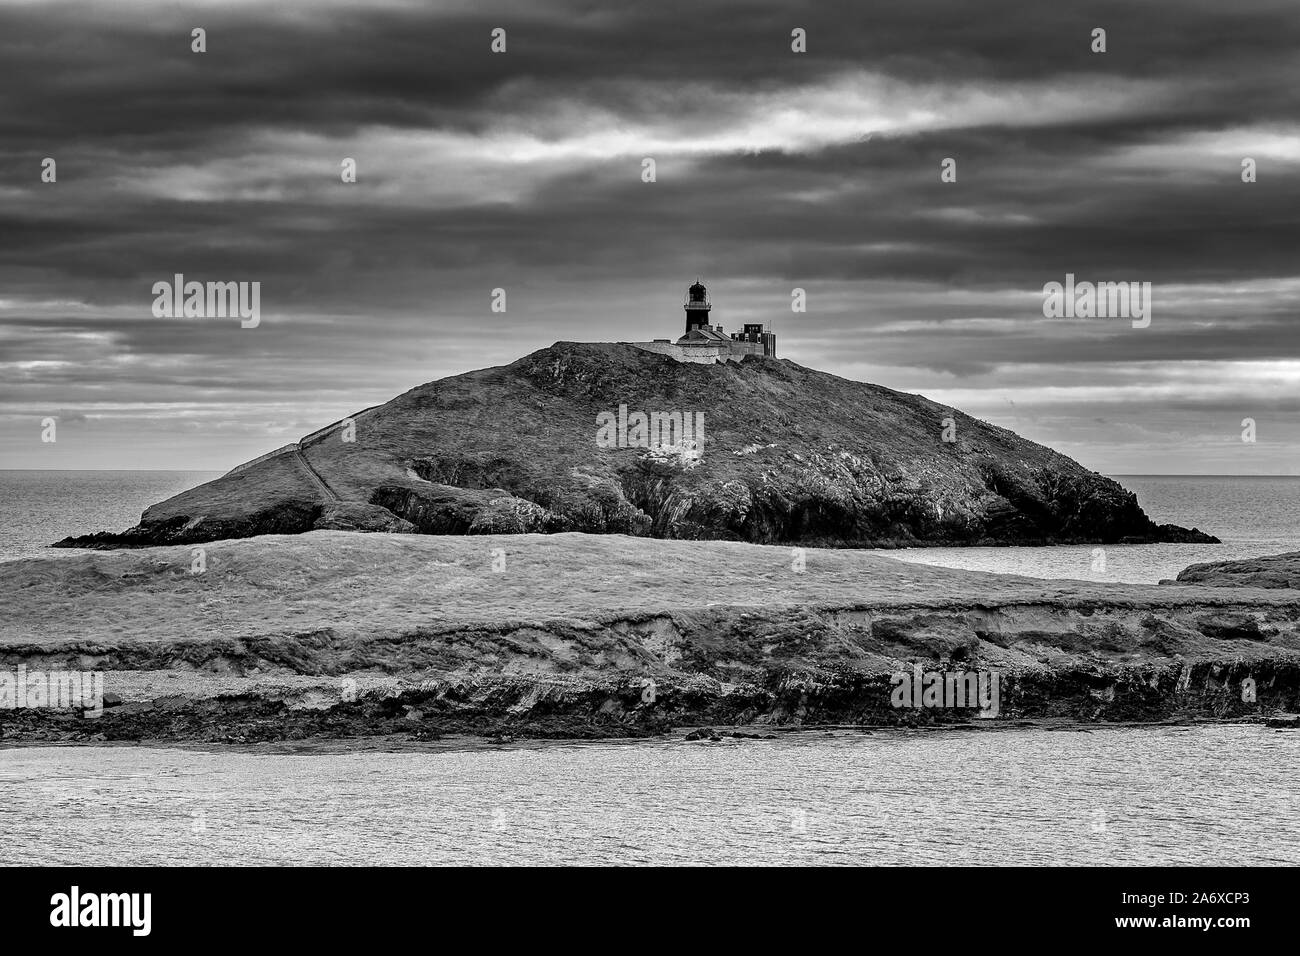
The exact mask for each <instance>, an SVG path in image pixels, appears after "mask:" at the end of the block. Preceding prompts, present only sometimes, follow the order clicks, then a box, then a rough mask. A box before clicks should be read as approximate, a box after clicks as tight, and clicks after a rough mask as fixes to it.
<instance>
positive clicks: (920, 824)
mask: <svg viewBox="0 0 1300 956" xmlns="http://www.w3.org/2000/svg"><path fill="white" fill-rule="evenodd" d="M210 477H215V475H214V474H213V473H209V472H156V471H155V472H145V471H141V472H126V471H113V472H71V471H56V472H39V471H0V561H4V560H14V559H18V558H25V557H38V556H58V555H60V554H66V553H68V552H66V551H62V550H53V551H51V550H50V549H49V548H48V545H49V543H50V542H52V541H54V540H56V539H58V538H61V537H64V536H65V535H69V534H79V533H84V532H86V531H89V530H103V529H108V530H121V529H124V528H126V527H129V526H131V525H133V524H135V522H136V521H137V520H138V518H139V514H140V512H141V511H142V510H143V509H144V508H145V507H146V506H147V505H149V504H151V503H153V502H155V501H159V500H162V499H163V498H166V497H168V496H169V495H172V494H175V493H177V492H179V491H182V490H184V489H185V488H188V487H191V486H193V485H195V484H198V483H199V482H201V481H205V480H207V479H208V478H210ZM1115 477H1116V479H1117V480H1118V481H1120V483H1121V484H1123V485H1125V486H1126V487H1127V488H1129V489H1130V490H1132V491H1134V492H1135V493H1136V494H1137V496H1138V500H1139V501H1140V503H1141V504H1142V507H1143V508H1144V509H1145V510H1146V511H1147V513H1148V514H1149V515H1151V516H1152V518H1154V519H1155V520H1157V521H1160V522H1171V523H1174V524H1179V525H1183V526H1186V527H1192V526H1196V527H1199V528H1200V529H1201V530H1203V531H1208V532H1210V533H1212V534H1215V535H1217V536H1218V537H1220V538H1222V539H1223V542H1224V543H1223V544H1221V545H1133V546H1122V547H1121V546H1113V545H1108V546H1106V547H1104V548H1100V549H1099V548H1096V547H1089V546H1080V547H1042V548H920V549H905V550H898V551H890V552H888V554H890V555H891V556H892V557H896V558H899V559H901V560H905V561H919V562H924V563H927V564H937V565H944V566H951V567H959V568H969V569H976V570H984V571H994V572H1001V573H1014V574H1025V575H1030V576H1037V577H1050V578H1078V579H1083V580H1093V581H1095V580H1107V581H1117V582H1119V581H1123V582H1156V581H1159V580H1161V579H1164V578H1172V577H1174V576H1175V575H1176V574H1177V573H1178V571H1179V570H1181V569H1182V568H1184V567H1186V566H1187V565H1188V564H1192V563H1196V562H1200V561H1217V560H1226V559H1231V558H1242V557H1251V556H1258V555H1263V554H1276V553H1279V552H1283V551H1294V550H1300V478H1287V477H1276V478H1263V477H1258V478H1236V477H1232V478H1229V477H1200V476H1197V477H1187V476H1153V475H1143V476H1132V475H1125V476H1115ZM2 614H3V609H0V615H2ZM1298 770H1300V733H1296V732H1294V731H1285V730H1273V729H1268V728H1264V727H1261V726H1258V725H1241V724H1231V725H1197V726H1189V727H1170V726H1126V727H1115V726H1104V727H1103V726H1095V727H1079V726H1074V727H1065V728H1049V727H1046V726H1008V727H1002V728H996V729H993V728H990V729H979V730H942V729H941V730H876V731H874V732H863V731H846V730H821V729H817V730H807V731H800V732H793V733H782V734H780V735H778V737H777V739H773V740H754V739H726V740H724V741H722V742H708V741H689V742H688V741H684V740H682V739H680V738H674V739H659V740H650V741H627V742H621V741H619V742H608V741H604V742H515V743H503V744H485V743H483V742H470V741H466V742H465V743H464V745H463V746H457V745H455V744H452V745H447V744H445V743H444V744H440V745H439V746H437V747H429V748H422V747H415V748H413V747H411V746H402V745H398V744H385V743H383V742H369V743H367V744H365V745H364V746H361V745H358V746H355V747H353V746H351V745H349V744H347V743H338V742H334V743H330V744H322V743H315V744H307V745H301V746H289V745H256V746H242V747H208V748H181V747H157V746H132V745H116V744H114V745H100V746H80V745H76V746H29V745H20V746H10V747H4V746H3V745H0V865H4V864H68V863H70V862H75V863H78V864H87V865H96V864H105V865H107V864H115V865H122V864H126V865H151V864H160V865H173V864H174V865H180V864H199V865H203V864H229V865H236V864H277V863H284V864H290V863H293V864H315V865H352V864H402V865H422V864H440V863H447V864H455V863H467V864H632V865H653V864H705V865H714V864H748V865H772V866H788V865H798V864H821V865H828V864H830V865H834V864H916V865H929V866H944V865H954V864H973V865H998V864H1021V863H1029V864H1062V865H1087V864H1098V865H1125V864H1134V865H1160V864H1169V865H1232V864H1242V865H1261V866H1273V865H1296V864H1300V828H1297V827H1296V826H1295V820H1296V818H1297V813H1298V812H1300V779H1298V776H1297V771H1298Z"/></svg>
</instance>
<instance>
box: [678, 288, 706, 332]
mask: <svg viewBox="0 0 1300 956" xmlns="http://www.w3.org/2000/svg"><path fill="white" fill-rule="evenodd" d="M682 308H684V309H685V310H686V334H687V335H690V334H691V329H698V328H700V327H701V326H707V325H708V324H709V310H710V309H711V308H713V306H711V305H709V290H708V289H706V288H704V283H702V282H701V281H700V280H699V279H696V280H695V284H694V285H692V286H691V287H690V288H689V289H687V290H686V304H685V305H684V306H682Z"/></svg>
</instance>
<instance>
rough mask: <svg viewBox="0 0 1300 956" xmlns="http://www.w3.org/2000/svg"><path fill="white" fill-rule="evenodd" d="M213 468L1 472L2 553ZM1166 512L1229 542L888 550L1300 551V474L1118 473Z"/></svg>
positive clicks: (1060, 570) (1012, 554) (969, 553)
mask: <svg viewBox="0 0 1300 956" xmlns="http://www.w3.org/2000/svg"><path fill="white" fill-rule="evenodd" d="M218 474H219V473H218V472H206V471H0V561H9V560H13V559H15V558H24V557H36V556H39V555H43V554H44V555H51V554H60V553H66V552H60V551H50V550H49V549H48V547H47V546H48V545H49V544H50V542H52V541H56V540H58V539H59V538H62V537H65V536H67V535H70V534H83V533H85V532H87V531H101V530H113V531H120V530H123V529H125V528H128V527H130V526H132V525H134V524H135V523H136V522H137V521H138V520H139V517H140V513H141V512H142V511H144V509H145V508H146V507H148V506H149V505H151V504H153V503H154V502H156V501H161V500H163V499H164V498H167V497H169V496H171V495H174V494H176V493H178V492H180V491H183V490H185V489H186V488H191V487H193V486H194V485H197V484H200V483H201V482H204V481H207V480H209V479H211V478H215V477H217V475H218ZM1116 480H1118V481H1119V482H1120V483H1121V484H1122V485H1124V486H1125V487H1126V488H1128V489H1129V490H1130V491H1133V492H1135V493H1136V494H1137V496H1138V501H1139V502H1140V503H1141V505H1142V507H1143V508H1144V509H1145V510H1146V512H1147V514H1149V515H1151V517H1152V518H1154V519H1155V520H1156V521H1158V522H1161V523H1166V522H1168V523H1172V524H1177V525H1182V526H1184V527H1188V528H1190V527H1199V528H1200V529H1201V530H1202V531H1208V532H1210V533H1211V534H1214V535H1217V536H1218V537H1220V538H1222V539H1223V542H1224V543H1223V544H1221V545H1200V544H1160V545H1129V546H1122V547H1121V546H1114V545H1111V546H1107V547H1106V548H1104V549H1102V553H1101V554H1100V555H1098V553H1097V549H1096V548H1094V547H1092V546H1087V545H1080V546H1077V547H1051V548H912V549H903V550H898V551H888V552H884V553H887V554H889V555H890V556H891V557H895V558H900V559H902V560H904V561H915V562H918V563H922V564H937V565H943V566H945V567H955V568H968V569H971V570H977V571H996V572H1001V573H1004V574H1028V575H1031V576H1034V577H1046V578H1082V579H1084V580H1096V581H1126V582H1133V583H1141V582H1155V581H1159V580H1161V579H1162V578H1172V577H1175V576H1176V575H1177V574H1178V572H1179V571H1181V570H1182V569H1183V568H1185V567H1187V566H1188V565H1189V564H1196V563H1197V562H1200V561H1226V560H1232V559H1235V558H1247V557H1256V556H1259V555H1263V554H1277V553H1279V552H1282V551H1294V550H1300V477H1292V478H1285V477H1283V478H1228V477H1184V476H1150V475H1121V476H1117V477H1116Z"/></svg>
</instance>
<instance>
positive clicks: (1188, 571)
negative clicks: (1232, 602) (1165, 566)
mask: <svg viewBox="0 0 1300 956" xmlns="http://www.w3.org/2000/svg"><path fill="white" fill-rule="evenodd" d="M1160 583H1161V584H1208V585H1211V586H1214V587H1252V588H1295V589H1300V551H1290V552H1288V553H1286V554H1274V555H1269V556H1267V557H1262V558H1246V559H1245V560H1241V561H1211V562H1207V563H1205V564H1193V565H1192V566H1191V567H1187V568H1184V569H1183V570H1182V571H1180V572H1178V577H1177V578H1176V579H1174V580H1173V581H1168V580H1166V581H1161V582H1160Z"/></svg>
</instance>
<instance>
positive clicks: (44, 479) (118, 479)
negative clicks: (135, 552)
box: [0, 470, 222, 561]
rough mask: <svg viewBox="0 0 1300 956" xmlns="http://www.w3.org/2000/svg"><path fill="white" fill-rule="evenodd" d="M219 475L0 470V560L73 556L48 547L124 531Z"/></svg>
mask: <svg viewBox="0 0 1300 956" xmlns="http://www.w3.org/2000/svg"><path fill="white" fill-rule="evenodd" d="M221 474H222V472H219V471H7V470H0V561H13V560H14V559H15V558H39V557H52V556H56V555H60V554H71V553H75V552H72V551H67V550H64V549H62V548H59V549H51V548H50V547H49V545H50V544H52V543H53V542H55V541H58V540H59V539H60V538H66V537H68V536H69V535H74V534H90V533H92V532H95V531H125V530H126V529H127V528H130V527H133V526H135V525H136V524H138V523H139V521H140V515H141V514H142V513H143V512H144V509H145V508H148V507H149V506H150V505H152V504H156V503H157V502H159V501H164V500H166V499H167V498H170V497H172V495H176V494H180V493H181V492H182V491H184V490H185V489H187V488H193V487H194V486H195V485H201V484H203V482H205V481H211V480H212V479H213V478H217V477H220V476H221Z"/></svg>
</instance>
